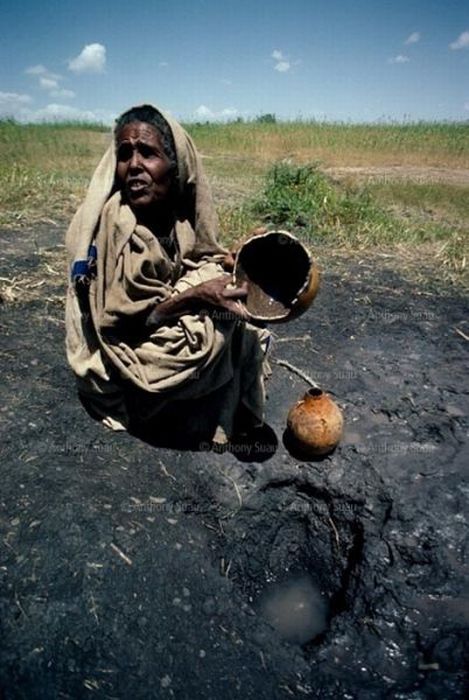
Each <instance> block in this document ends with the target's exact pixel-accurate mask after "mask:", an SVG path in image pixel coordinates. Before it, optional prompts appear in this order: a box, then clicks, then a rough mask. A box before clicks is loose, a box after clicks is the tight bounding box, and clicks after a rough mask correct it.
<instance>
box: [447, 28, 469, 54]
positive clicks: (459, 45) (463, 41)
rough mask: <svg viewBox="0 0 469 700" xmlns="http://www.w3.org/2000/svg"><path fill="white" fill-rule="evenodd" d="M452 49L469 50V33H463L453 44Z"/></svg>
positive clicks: (450, 46)
mask: <svg viewBox="0 0 469 700" xmlns="http://www.w3.org/2000/svg"><path fill="white" fill-rule="evenodd" d="M449 48H450V49H453V50H457V49H469V31H468V32H462V34H460V35H459V36H458V38H457V39H456V41H453V42H451V44H450V45H449Z"/></svg>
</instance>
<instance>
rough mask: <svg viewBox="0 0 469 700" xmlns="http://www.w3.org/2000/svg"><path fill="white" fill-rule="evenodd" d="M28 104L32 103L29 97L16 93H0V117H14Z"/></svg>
mask: <svg viewBox="0 0 469 700" xmlns="http://www.w3.org/2000/svg"><path fill="white" fill-rule="evenodd" d="M30 102H32V98H31V97H30V96H29V95H24V94H21V93H18V92H0V115H1V116H4V117H5V116H8V117H16V116H17V114H18V111H19V110H21V108H22V107H24V105H27V104H29V103H30Z"/></svg>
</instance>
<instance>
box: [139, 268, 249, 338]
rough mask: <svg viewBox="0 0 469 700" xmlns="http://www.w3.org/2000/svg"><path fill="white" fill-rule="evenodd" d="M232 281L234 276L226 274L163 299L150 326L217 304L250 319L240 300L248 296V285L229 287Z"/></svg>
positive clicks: (233, 313) (151, 316)
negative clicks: (171, 317)
mask: <svg viewBox="0 0 469 700" xmlns="http://www.w3.org/2000/svg"><path fill="white" fill-rule="evenodd" d="M231 282H232V277H231V275H222V276H221V277H216V278H215V279H211V280H208V281H207V282H202V283H201V284H198V285H196V286H195V287H191V288H190V289H186V290H185V291H184V292H181V293H180V294H178V295H176V296H174V297H172V298H171V299H167V300H166V301H162V302H161V303H160V304H158V306H157V307H156V308H155V309H154V310H153V311H152V312H151V314H150V315H149V317H148V319H147V322H146V325H147V326H150V327H151V326H158V325H160V323H161V322H162V320H163V319H166V318H169V317H170V316H181V315H182V314H186V313H193V312H197V311H201V310H202V309H204V310H206V311H207V312H208V311H209V310H210V309H211V308H213V307H215V308H219V309H220V308H221V309H223V310H224V311H225V312H226V311H227V312H228V313H229V314H232V315H233V318H241V319H244V320H246V319H248V318H249V314H248V312H247V311H246V308H245V307H244V306H243V305H242V304H241V303H240V301H241V299H245V298H246V297H247V284H243V286H241V287H229V285H230V284H231Z"/></svg>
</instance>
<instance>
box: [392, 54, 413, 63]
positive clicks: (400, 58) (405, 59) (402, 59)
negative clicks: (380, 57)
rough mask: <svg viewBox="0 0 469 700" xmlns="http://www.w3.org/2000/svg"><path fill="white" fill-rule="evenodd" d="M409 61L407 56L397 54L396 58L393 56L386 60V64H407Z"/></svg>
mask: <svg viewBox="0 0 469 700" xmlns="http://www.w3.org/2000/svg"><path fill="white" fill-rule="evenodd" d="M409 61H410V58H409V57H408V56H404V55H403V54H401V53H400V54H398V55H397V56H393V57H392V58H390V59H389V60H388V63H408V62H409Z"/></svg>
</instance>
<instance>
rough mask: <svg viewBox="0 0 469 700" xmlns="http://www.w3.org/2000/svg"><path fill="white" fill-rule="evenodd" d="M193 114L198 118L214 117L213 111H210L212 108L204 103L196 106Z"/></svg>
mask: <svg viewBox="0 0 469 700" xmlns="http://www.w3.org/2000/svg"><path fill="white" fill-rule="evenodd" d="M194 114H195V116H196V117H200V119H213V118H214V117H215V112H212V110H211V109H209V108H208V107H206V106H205V105H200V106H199V107H197V109H196V110H195V111H194Z"/></svg>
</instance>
